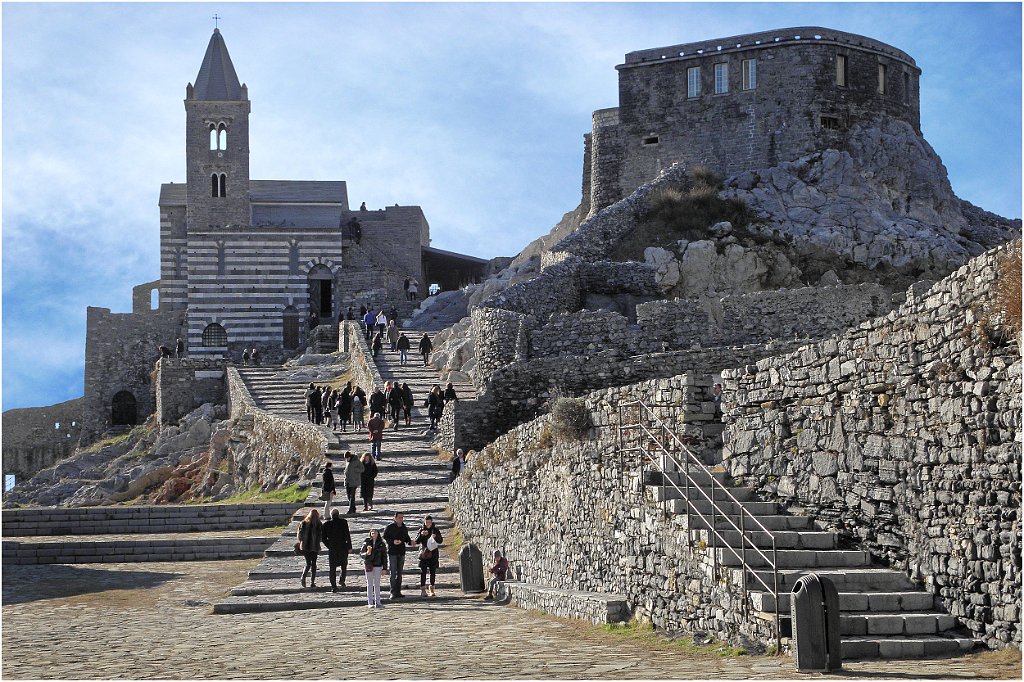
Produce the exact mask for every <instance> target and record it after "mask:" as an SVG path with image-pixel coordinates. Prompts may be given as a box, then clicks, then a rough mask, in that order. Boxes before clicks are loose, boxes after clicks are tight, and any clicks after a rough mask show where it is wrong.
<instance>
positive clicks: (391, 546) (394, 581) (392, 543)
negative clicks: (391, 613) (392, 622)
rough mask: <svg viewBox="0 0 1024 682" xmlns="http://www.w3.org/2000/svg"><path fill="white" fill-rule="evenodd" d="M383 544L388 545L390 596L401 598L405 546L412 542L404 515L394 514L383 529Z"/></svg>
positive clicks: (400, 513) (402, 596) (402, 595)
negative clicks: (390, 521) (392, 518)
mask: <svg viewBox="0 0 1024 682" xmlns="http://www.w3.org/2000/svg"><path fill="white" fill-rule="evenodd" d="M384 544H386V545H387V546H388V571H389V572H390V573H391V598H392V599H403V598H404V597H405V595H404V594H402V569H403V568H404V567H405V546H406V545H411V544H412V538H411V537H409V528H408V526H406V525H405V515H404V514H402V512H398V513H397V514H395V520H394V522H392V523H389V524H388V527H387V528H385V529H384Z"/></svg>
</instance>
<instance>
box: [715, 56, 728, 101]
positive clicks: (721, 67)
mask: <svg viewBox="0 0 1024 682" xmlns="http://www.w3.org/2000/svg"><path fill="white" fill-rule="evenodd" d="M727 92H729V64H728V63H727V62H721V63H720V64H715V94H716V95H724V94H725V93H727Z"/></svg>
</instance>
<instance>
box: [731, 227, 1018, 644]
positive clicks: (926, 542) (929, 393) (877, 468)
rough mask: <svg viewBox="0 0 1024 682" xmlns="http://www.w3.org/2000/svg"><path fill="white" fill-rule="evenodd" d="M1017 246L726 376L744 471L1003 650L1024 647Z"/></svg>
mask: <svg viewBox="0 0 1024 682" xmlns="http://www.w3.org/2000/svg"><path fill="white" fill-rule="evenodd" d="M1013 248H1016V249H1017V250H1016V258H1018V259H1019V258H1020V251H1019V248H1020V242H1017V243H1016V246H1015V247H1014V246H1010V247H1003V248H1001V249H997V250H995V251H992V252H989V253H987V254H984V255H983V256H980V257H978V258H976V259H974V260H972V261H971V262H969V263H968V264H967V265H965V266H963V267H962V268H960V269H959V270H957V271H956V272H955V273H953V274H952V275H950V276H949V277H947V278H946V279H944V280H941V281H940V282H938V283H937V284H935V285H934V286H933V287H932V288H931V289H930V290H929V291H928V292H927V293H925V294H923V295H922V296H920V297H911V298H910V299H909V300H908V301H907V302H906V303H904V304H903V305H902V306H901V307H900V308H899V309H897V310H895V311H893V312H892V313H891V314H889V315H887V316H885V317H883V318H879V319H875V320H871V321H870V322H866V323H863V324H861V325H860V326H859V327H857V328H856V329H854V330H852V331H850V332H848V333H847V334H845V335H843V336H841V337H838V338H834V339H828V340H826V341H822V342H819V343H817V344H814V345H809V346H805V347H803V348H800V349H799V350H797V351H795V352H792V353H789V354H787V355H783V356H779V357H773V358H768V359H765V360H762V361H760V362H758V363H757V364H756V366H747V367H744V368H741V369H737V370H735V371H731V372H726V373H724V374H723V379H724V381H723V383H724V393H723V405H724V407H725V416H726V421H727V428H726V431H725V434H724V435H725V440H726V444H725V452H724V457H725V458H726V459H725V464H726V465H727V467H728V469H729V471H730V472H731V474H732V475H733V476H737V477H742V478H743V479H744V483H745V484H746V485H750V486H753V487H755V488H757V489H758V490H759V492H760V494H761V495H762V497H764V498H766V499H770V500H777V501H778V502H779V503H781V504H782V505H783V506H785V507H788V508H790V509H791V510H794V511H796V510H799V511H801V512H802V513H806V514H808V515H811V516H813V517H814V518H816V519H817V520H818V521H820V522H821V523H822V524H823V525H825V526H827V527H829V528H831V529H835V530H838V531H839V532H841V533H843V534H845V535H847V536H851V537H853V538H854V539H856V540H858V541H860V542H862V543H864V544H865V546H866V547H868V548H869V549H870V550H871V551H872V552H873V553H875V554H876V555H879V556H881V557H883V558H885V559H886V560H888V561H889V562H890V563H891V564H892V565H893V566H895V567H898V568H901V569H903V570H905V571H907V572H908V573H909V574H910V575H911V576H912V577H913V578H915V579H917V580H920V581H922V582H923V583H924V584H925V586H926V587H927V588H928V589H930V590H931V591H932V592H934V593H935V594H937V595H938V596H939V597H941V599H942V601H943V604H944V606H945V607H946V608H947V609H948V610H949V612H950V613H951V614H953V615H954V616H957V617H958V618H959V619H960V620H961V622H962V623H964V624H965V625H966V626H967V627H969V628H970V629H971V630H972V631H973V632H974V634H975V635H976V636H978V637H980V638H983V639H984V640H985V641H986V642H987V643H988V644H989V645H991V646H999V645H1003V644H1005V643H1010V642H1013V643H1015V644H1017V645H1018V646H1019V645H1020V641H1021V639H1020V638H1021V635H1020V616H1021V525H1020V524H1021V512H1020V510H1021V432H1020V416H1021V349H1020V345H1019V341H1018V340H1012V339H1011V338H1008V337H1007V336H1006V335H1005V333H1004V332H1002V331H1000V329H999V327H998V325H997V324H995V322H994V319H995V318H994V317H993V315H994V312H993V311H994V306H993V302H994V293H993V292H994V290H995V286H996V283H997V280H998V278H999V276H1000V269H1001V267H1002V266H1000V265H999V262H1000V259H1001V258H1004V257H1007V254H1008V253H1011V252H1012V249H1013ZM1019 272H1020V270H1019V264H1018V266H1017V274H1016V277H1017V278H1019V277H1020V275H1019ZM1003 276H1004V277H1005V276H1007V275H1003ZM1018 286H1019V283H1018ZM1018 291H1019V289H1018ZM1018 301H1019V298H1018ZM1018 305H1019V303H1018ZM1017 334H1018V335H1019V330H1018V332H1017ZM1018 339H1019V336H1018Z"/></svg>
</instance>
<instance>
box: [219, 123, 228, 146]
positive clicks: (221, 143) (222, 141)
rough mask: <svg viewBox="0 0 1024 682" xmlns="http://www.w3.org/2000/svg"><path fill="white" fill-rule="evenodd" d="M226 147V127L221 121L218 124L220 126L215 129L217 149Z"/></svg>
mask: <svg viewBox="0 0 1024 682" xmlns="http://www.w3.org/2000/svg"><path fill="white" fill-rule="evenodd" d="M227 148H228V127H227V126H226V125H224V124H223V123H221V124H220V128H219V129H218V130H217V149H220V150H222V151H223V150H226V149H227Z"/></svg>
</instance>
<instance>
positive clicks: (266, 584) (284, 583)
mask: <svg viewBox="0 0 1024 682" xmlns="http://www.w3.org/2000/svg"><path fill="white" fill-rule="evenodd" d="M326 560H327V558H326V556H325V555H321V559H319V560H318V561H317V572H316V580H317V591H319V592H321V593H322V592H324V591H325V590H326V591H327V592H328V593H330V584H331V583H330V577H329V576H328V573H327V572H325V571H328V569H326V564H325V563H324V562H325V561H326ZM406 568H407V569H408V568H409V566H406ZM413 568H414V569H415V570H414V571H413V572H411V573H410V572H409V571H408V570H407V571H406V572H405V574H404V575H403V576H402V578H403V580H402V582H403V583H404V585H403V589H404V590H406V591H407V592H408V593H409V596H412V595H413V594H414V593H415V595H416V596H419V568H418V567H416V566H413ZM365 576H366V573H364V572H363V562H362V560H360V559H358V557H355V556H354V555H353V557H352V558H351V559H349V562H348V575H347V576H346V584H345V587H344V588H342V587H341V569H340V568H339V569H338V584H339V587H338V592H341V593H344V594H346V595H348V594H355V595H357V596H361V597H362V598H363V599H364V600H365V598H366V577H365ZM386 581H387V576H382V577H381V586H382V587H383V586H385V585H387V582H386ZM410 581H411V582H410ZM321 582H323V584H324V585H326V586H327V587H324V586H322V585H321V584H320V583H321ZM460 586H461V582H460V579H459V575H458V573H456V572H448V573H441V572H438V573H437V581H436V582H435V583H434V587H435V589H437V590H444V589H450V590H454V589H458V588H460ZM309 591H311V590H310V588H308V587H302V585H301V584H299V581H298V580H297V579H295V578H289V579H286V580H283V579H274V580H250V581H248V582H245V583H242V584H241V585H239V586H237V587H233V588H231V596H233V597H259V596H263V595H295V594H303V593H306V592H309ZM331 594H336V593H331Z"/></svg>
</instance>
